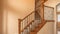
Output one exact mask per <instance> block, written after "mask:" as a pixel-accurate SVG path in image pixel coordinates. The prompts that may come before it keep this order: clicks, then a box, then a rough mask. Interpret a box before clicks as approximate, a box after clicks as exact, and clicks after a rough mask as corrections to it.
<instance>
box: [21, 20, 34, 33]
mask: <svg viewBox="0 0 60 34" xmlns="http://www.w3.org/2000/svg"><path fill="white" fill-rule="evenodd" d="M32 22H34V20H32V21H31V22H30V23H29V24H28V25H27V26H26V27H25V28H24V29H26V28H27V27H28V26H29V25H30V24H32ZM24 29H23V30H21V32H23V31H24Z"/></svg>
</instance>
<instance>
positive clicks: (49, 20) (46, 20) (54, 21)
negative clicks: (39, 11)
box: [46, 20, 55, 22]
mask: <svg viewBox="0 0 60 34" xmlns="http://www.w3.org/2000/svg"><path fill="white" fill-rule="evenodd" d="M46 22H55V21H54V20H46Z"/></svg>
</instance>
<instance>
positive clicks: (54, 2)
mask: <svg viewBox="0 0 60 34" xmlns="http://www.w3.org/2000/svg"><path fill="white" fill-rule="evenodd" d="M58 3H60V0H48V1H47V2H45V3H44V4H45V5H46V6H50V7H56V5H57V4H58Z"/></svg>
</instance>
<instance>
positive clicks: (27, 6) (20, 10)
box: [7, 0, 35, 18]
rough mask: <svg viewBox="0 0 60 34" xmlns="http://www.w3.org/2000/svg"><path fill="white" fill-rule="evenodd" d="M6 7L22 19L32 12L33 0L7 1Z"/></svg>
mask: <svg viewBox="0 0 60 34" xmlns="http://www.w3.org/2000/svg"><path fill="white" fill-rule="evenodd" d="M7 6H8V9H9V10H12V11H13V12H16V13H17V14H18V15H19V16H21V17H22V18H23V17H24V16H26V15H28V14H29V13H31V12H32V11H34V8H35V1H34V0H8V1H7Z"/></svg>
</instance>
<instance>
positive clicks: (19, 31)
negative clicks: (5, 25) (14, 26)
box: [18, 19, 21, 34]
mask: <svg viewBox="0 0 60 34" xmlns="http://www.w3.org/2000/svg"><path fill="white" fill-rule="evenodd" d="M18 33H19V34H20V33H21V19H18Z"/></svg>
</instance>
